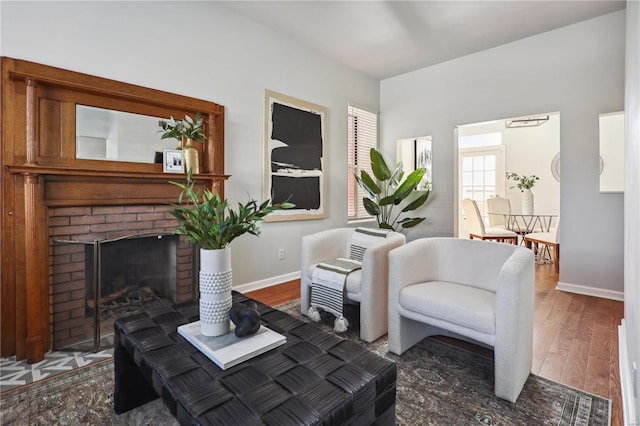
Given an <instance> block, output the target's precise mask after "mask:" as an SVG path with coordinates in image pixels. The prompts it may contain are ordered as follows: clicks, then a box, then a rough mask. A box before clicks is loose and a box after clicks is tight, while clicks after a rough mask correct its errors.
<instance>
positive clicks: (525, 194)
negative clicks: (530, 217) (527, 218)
mask: <svg viewBox="0 0 640 426" xmlns="http://www.w3.org/2000/svg"><path fill="white" fill-rule="evenodd" d="M522 214H533V192H531V189H530V188H527V189H525V190H523V191H522Z"/></svg>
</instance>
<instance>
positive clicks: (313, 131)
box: [264, 90, 327, 221]
mask: <svg viewBox="0 0 640 426" xmlns="http://www.w3.org/2000/svg"><path fill="white" fill-rule="evenodd" d="M326 115H327V109H326V108H325V107H323V106H320V105H316V104H313V103H310V102H306V101H303V100H300V99H296V98H292V97H290V96H286V95H282V94H280V93H276V92H272V91H269V90H265V154H266V155H265V159H266V164H265V183H264V186H265V198H270V199H271V200H272V202H274V203H281V202H283V201H289V202H291V203H293V204H295V205H296V207H295V208H293V209H290V210H282V211H276V212H274V213H272V214H270V215H268V216H267V217H266V220H267V221H284V220H306V219H322V218H324V217H326V211H327V206H326V199H327V194H326V189H325V188H326V187H325V177H326V173H325V172H326V170H325V168H326V164H325V158H326V155H325V147H326V143H325V142H326V141H325V120H326Z"/></svg>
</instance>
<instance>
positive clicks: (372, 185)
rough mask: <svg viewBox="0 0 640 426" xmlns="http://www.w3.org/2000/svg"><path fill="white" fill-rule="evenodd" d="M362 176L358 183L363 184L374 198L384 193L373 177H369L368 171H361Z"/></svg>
mask: <svg viewBox="0 0 640 426" xmlns="http://www.w3.org/2000/svg"><path fill="white" fill-rule="evenodd" d="M360 176H361V177H360V179H359V180H358V182H362V184H363V185H364V187H365V188H366V189H367V190H368V192H369V193H371V194H372V196H376V195H378V194H380V192H382V190H381V189H380V187H379V186H378V184H377V183H376V182H375V181H374V180H373V178H372V177H371V175H369V173H367V171H366V170H361V171H360Z"/></svg>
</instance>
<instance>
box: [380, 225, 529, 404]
mask: <svg viewBox="0 0 640 426" xmlns="http://www.w3.org/2000/svg"><path fill="white" fill-rule="evenodd" d="M534 280H535V275H534V258H533V253H532V252H531V250H527V249H526V248H524V247H519V246H514V245H511V244H495V243H491V242H486V241H478V240H466V239H457V238H425V239H419V240H415V241H412V242H410V243H408V244H407V245H405V246H404V247H400V248H398V249H395V250H393V251H392V252H391V253H390V254H389V336H388V338H389V350H390V351H391V352H393V353H395V354H398V355H401V354H402V353H404V352H405V351H406V350H407V349H409V348H411V347H412V346H413V345H415V344H416V343H418V342H419V341H420V340H422V339H423V338H425V337H427V336H432V335H445V336H450V337H455V338H459V339H463V340H467V341H471V342H474V343H479V344H482V345H485V346H489V347H493V349H494V358H495V394H496V396H498V397H500V398H503V399H506V400H509V401H511V402H515V400H516V399H517V398H518V395H519V394H520V391H521V390H522V387H523V386H524V383H525V381H526V380H527V377H528V376H529V373H530V372H531V361H532V351H533V313H534V282H535V281H534Z"/></svg>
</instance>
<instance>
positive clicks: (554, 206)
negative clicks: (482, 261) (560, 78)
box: [455, 112, 560, 238]
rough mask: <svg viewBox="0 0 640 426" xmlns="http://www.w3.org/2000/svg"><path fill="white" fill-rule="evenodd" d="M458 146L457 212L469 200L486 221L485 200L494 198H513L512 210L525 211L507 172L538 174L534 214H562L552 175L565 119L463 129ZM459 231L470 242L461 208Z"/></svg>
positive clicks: (556, 182) (554, 116)
mask: <svg viewBox="0 0 640 426" xmlns="http://www.w3.org/2000/svg"><path fill="white" fill-rule="evenodd" d="M456 135H457V136H456V140H457V143H458V164H457V167H458V172H457V173H458V191H457V200H456V203H457V205H458V207H459V206H460V202H461V201H462V200H463V199H464V198H471V199H473V200H475V201H476V203H477V204H478V208H479V209H480V212H481V213H482V214H483V217H485V223H487V221H486V208H485V204H486V200H487V198H490V197H492V196H501V197H505V198H507V199H509V202H510V204H511V208H512V211H513V212H515V213H520V212H521V211H522V207H521V206H522V194H521V192H520V191H519V190H518V188H517V187H516V186H515V182H513V181H510V180H507V179H506V177H505V175H506V173H508V172H514V173H518V174H519V175H526V176H531V175H535V176H537V177H539V178H540V179H539V180H538V181H536V184H535V186H534V188H532V191H533V193H534V197H535V198H534V200H535V201H534V211H535V212H536V213H549V214H559V213H560V181H559V178H557V177H556V176H555V175H554V174H553V173H552V163H553V160H554V157H556V156H557V155H558V154H559V152H560V114H559V113H558V112H554V113H545V114H537V115H535V116H530V117H520V118H510V119H502V120H496V121H490V122H483V123H472V124H465V125H460V126H458V127H457V128H456ZM457 211H458V214H457V217H456V220H457V225H456V228H455V229H456V231H457V235H458V236H459V237H463V238H466V237H468V232H467V230H466V221H465V218H464V211H463V209H462V208H457Z"/></svg>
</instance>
